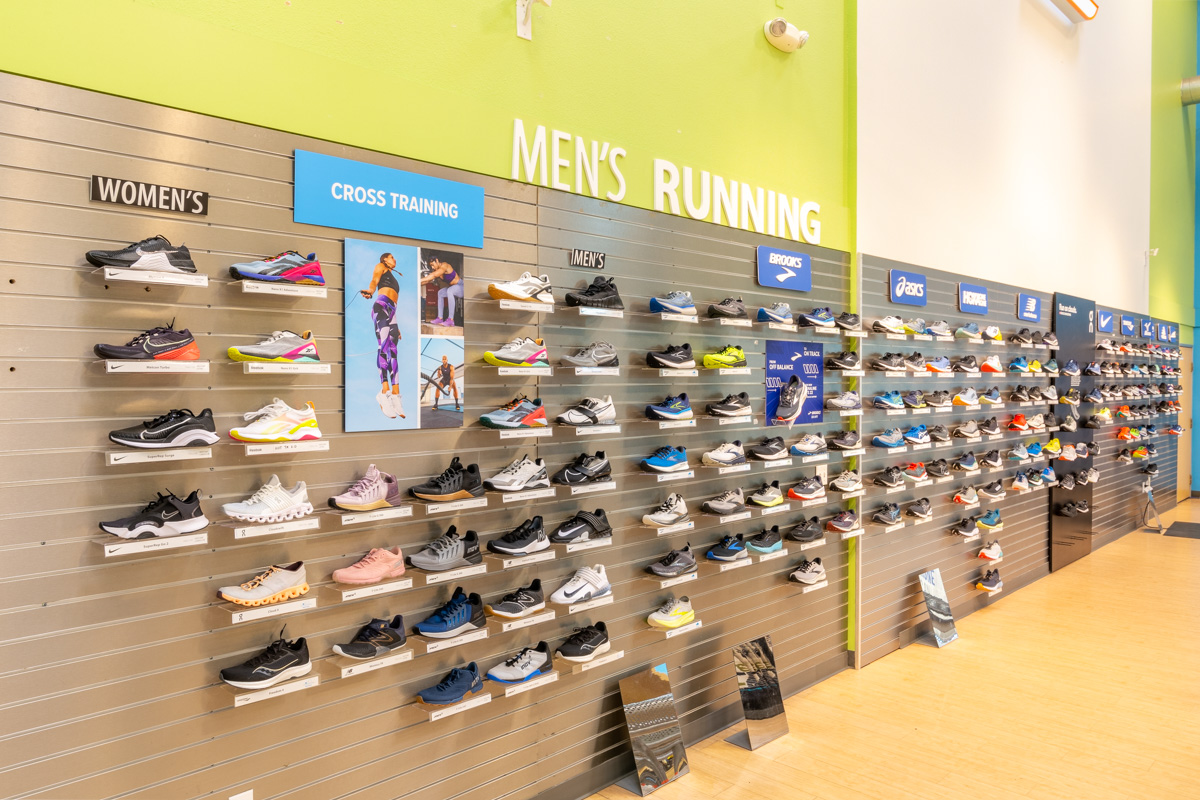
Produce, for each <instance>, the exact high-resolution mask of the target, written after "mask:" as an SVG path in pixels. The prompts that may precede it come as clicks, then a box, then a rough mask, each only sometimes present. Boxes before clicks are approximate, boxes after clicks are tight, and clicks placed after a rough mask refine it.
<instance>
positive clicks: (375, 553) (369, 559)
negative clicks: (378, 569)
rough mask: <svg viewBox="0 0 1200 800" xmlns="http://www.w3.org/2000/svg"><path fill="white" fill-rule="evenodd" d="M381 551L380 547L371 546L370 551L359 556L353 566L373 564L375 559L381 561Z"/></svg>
mask: <svg viewBox="0 0 1200 800" xmlns="http://www.w3.org/2000/svg"><path fill="white" fill-rule="evenodd" d="M383 552H384V551H383V550H381V549H380V548H378V547H373V548H371V552H369V553H367V554H366V555H365V556H363V557H362V558H360V559H359V560H358V563H356V564H355V565H354V566H356V567H362V566H366V565H367V564H374V563H375V562H377V561H382V560H383Z"/></svg>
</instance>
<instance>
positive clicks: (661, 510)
mask: <svg viewBox="0 0 1200 800" xmlns="http://www.w3.org/2000/svg"><path fill="white" fill-rule="evenodd" d="M674 506H675V504H674V503H672V502H671V498H669V497H668V498H667V499H666V500H663V501H662V502H661V503H659V504H658V508H656V509H654V513H655V514H665V513H667V512H669V511H671V509H672V508H674Z"/></svg>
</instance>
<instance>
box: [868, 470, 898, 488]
mask: <svg viewBox="0 0 1200 800" xmlns="http://www.w3.org/2000/svg"><path fill="white" fill-rule="evenodd" d="M873 483H874V484H875V485H876V486H886V487H887V488H889V489H894V488H895V487H897V486H903V485H904V471H903V470H902V469H900V468H899V467H888V468H887V469H885V470H884V471H883V472H881V473H879V474H878V475H876V476H875V480H874V481H873Z"/></svg>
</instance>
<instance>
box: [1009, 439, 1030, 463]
mask: <svg viewBox="0 0 1200 800" xmlns="http://www.w3.org/2000/svg"><path fill="white" fill-rule="evenodd" d="M1027 458H1029V451H1028V450H1026V449H1025V444H1024V443H1023V442H1017V443H1016V444H1015V445H1013V449H1012V450H1009V451H1008V460H1009V461H1024V460H1025V459H1027Z"/></svg>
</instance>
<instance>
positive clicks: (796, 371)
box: [766, 339, 825, 425]
mask: <svg viewBox="0 0 1200 800" xmlns="http://www.w3.org/2000/svg"><path fill="white" fill-rule="evenodd" d="M793 375H798V376H799V377H800V380H801V382H803V383H804V386H805V387H806V388H807V390H808V392H807V394H806V395H805V398H804V403H803V405H801V406H800V416H798V417H796V421H795V422H794V423H792V424H794V425H810V424H812V423H814V422H821V421H822V419H824V416H823V414H824V412H823V409H824V407H825V346H824V345H823V344H817V343H814V342H802V341H791V342H789V341H781V340H778V339H768V340H767V387H766V388H767V424H768V425H787V424H788V423H786V422H778V421H776V419H775V410H776V409H777V408H778V407H779V390H780V389H781V388H782V387H783V386H784V384H786V383H788V382H790V381H791V379H792V376H793Z"/></svg>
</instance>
